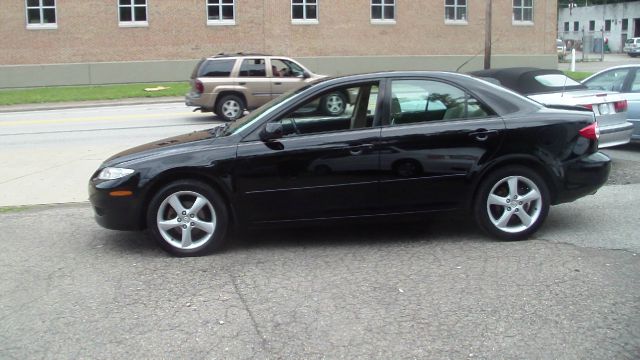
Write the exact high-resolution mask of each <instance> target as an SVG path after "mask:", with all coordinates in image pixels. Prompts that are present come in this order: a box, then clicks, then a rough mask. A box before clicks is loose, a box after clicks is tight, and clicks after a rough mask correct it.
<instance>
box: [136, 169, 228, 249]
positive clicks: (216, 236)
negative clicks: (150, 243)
mask: <svg viewBox="0 0 640 360" xmlns="http://www.w3.org/2000/svg"><path fill="white" fill-rule="evenodd" d="M227 227H228V212H227V208H226V206H225V204H224V201H223V200H222V197H221V196H220V195H218V194H217V193H216V192H215V191H214V190H213V189H211V188H210V187H209V186H207V185H205V184H203V183H201V182H198V181H193V180H181V181H176V182H173V183H170V184H169V185H167V186H165V187H163V188H162V189H161V190H160V191H158V192H157V193H156V194H155V196H154V197H153V199H152V200H151V203H150V205H149V208H148V211H147V228H148V229H149V231H150V233H151V236H152V237H153V238H154V240H156V241H157V242H158V243H159V244H160V245H161V246H162V247H163V248H164V249H165V250H167V251H168V252H170V253H172V254H174V255H177V256H199V255H204V254H207V253H209V252H212V251H214V250H217V249H220V248H221V247H222V246H223V245H224V240H225V234H226V230H227Z"/></svg>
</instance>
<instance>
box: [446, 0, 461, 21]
mask: <svg viewBox="0 0 640 360" xmlns="http://www.w3.org/2000/svg"><path fill="white" fill-rule="evenodd" d="M444 20H445V22H466V21H467V0H445V2H444Z"/></svg>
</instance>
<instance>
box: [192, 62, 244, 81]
mask: <svg viewBox="0 0 640 360" xmlns="http://www.w3.org/2000/svg"><path fill="white" fill-rule="evenodd" d="M235 62H236V61H235V60H233V59H225V60H207V61H205V62H204V63H203V64H202V65H201V66H200V71H198V76H199V77H200V76H204V77H229V76H231V70H232V69H233V65H234V64H235Z"/></svg>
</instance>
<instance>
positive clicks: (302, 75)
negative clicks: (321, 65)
mask: <svg viewBox="0 0 640 360" xmlns="http://www.w3.org/2000/svg"><path fill="white" fill-rule="evenodd" d="M298 77H299V78H302V79H308V78H310V77H311V74H309V72H308V71H307V70H305V71H303V72H302V73H301V74H298Z"/></svg>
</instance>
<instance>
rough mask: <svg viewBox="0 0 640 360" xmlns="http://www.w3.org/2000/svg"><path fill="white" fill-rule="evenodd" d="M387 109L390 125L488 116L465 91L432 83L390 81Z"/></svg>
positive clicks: (422, 81)
mask: <svg viewBox="0 0 640 360" xmlns="http://www.w3.org/2000/svg"><path fill="white" fill-rule="evenodd" d="M389 108H390V117H389V119H390V124H391V125H405V124H414V123H422V122H431V121H441V120H455V119H469V118H479V117H486V116H489V114H490V113H491V112H490V111H489V110H488V108H486V107H485V106H484V105H482V104H481V103H480V102H478V100H476V99H475V98H473V97H472V96H470V95H469V94H467V93H466V92H465V91H463V90H461V89H459V88H457V87H455V86H452V85H449V84H445V83H441V82H439V81H432V80H396V81H393V82H392V83H391V106H390V107H389Z"/></svg>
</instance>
